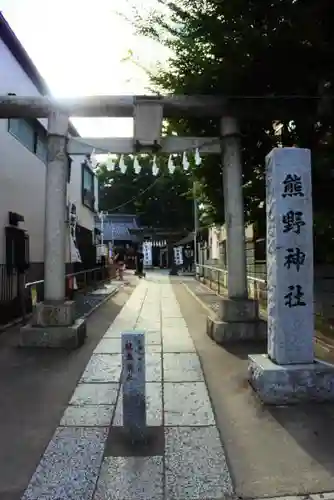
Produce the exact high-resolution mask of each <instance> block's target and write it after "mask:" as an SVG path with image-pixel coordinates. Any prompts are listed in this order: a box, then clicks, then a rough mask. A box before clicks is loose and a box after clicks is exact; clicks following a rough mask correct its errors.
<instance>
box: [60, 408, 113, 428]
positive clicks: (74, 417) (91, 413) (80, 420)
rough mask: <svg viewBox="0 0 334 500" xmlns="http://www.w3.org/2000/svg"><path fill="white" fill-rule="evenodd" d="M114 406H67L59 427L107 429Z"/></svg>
mask: <svg viewBox="0 0 334 500" xmlns="http://www.w3.org/2000/svg"><path fill="white" fill-rule="evenodd" d="M114 409H115V406H112V405H109V406H107V405H98V406H68V407H67V408H66V410H65V412H64V415H63V418H62V419H61V421H60V425H61V426H63V427H69V426H71V427H108V426H110V424H111V420H112V415H113V412H114Z"/></svg>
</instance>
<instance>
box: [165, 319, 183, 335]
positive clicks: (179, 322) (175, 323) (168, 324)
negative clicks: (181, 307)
mask: <svg viewBox="0 0 334 500" xmlns="http://www.w3.org/2000/svg"><path fill="white" fill-rule="evenodd" d="M165 328H169V329H173V328H177V329H180V330H187V332H188V328H187V324H186V322H185V321H184V319H183V318H168V319H163V320H162V329H163V330H164V329H165Z"/></svg>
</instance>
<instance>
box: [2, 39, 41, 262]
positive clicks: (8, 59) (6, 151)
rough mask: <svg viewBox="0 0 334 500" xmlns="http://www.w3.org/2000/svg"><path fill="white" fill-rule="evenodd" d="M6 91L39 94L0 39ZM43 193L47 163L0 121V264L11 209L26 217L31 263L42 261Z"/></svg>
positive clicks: (25, 225)
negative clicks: (5, 228)
mask: <svg viewBox="0 0 334 500" xmlns="http://www.w3.org/2000/svg"><path fill="white" fill-rule="evenodd" d="M7 93H15V94H17V95H31V96H38V95H40V94H39V92H38V90H37V89H36V87H35V86H34V84H33V83H32V82H31V80H30V79H29V77H28V76H27V75H26V74H25V72H24V71H23V69H22V68H21V67H20V65H19V64H18V63H17V61H16V59H15V58H14V56H13V55H12V54H11V52H10V51H9V50H8V48H7V47H6V45H5V44H4V43H3V42H2V40H0V94H7ZM44 193H45V165H44V163H43V162H42V161H41V160H40V159H39V158H37V157H36V156H35V155H34V154H33V153H31V152H30V151H28V149H27V148H26V147H25V146H23V145H22V144H21V143H20V142H19V141H18V140H17V139H15V137H14V136H12V135H11V134H10V133H8V120H0V264H1V263H4V262H5V238H4V227H5V226H6V225H7V224H8V211H13V212H18V213H20V214H22V215H23V216H24V218H25V222H24V225H22V227H24V228H25V229H26V230H27V231H28V233H29V237H30V259H31V262H43V229H42V228H43V227H44V202H45V195H44Z"/></svg>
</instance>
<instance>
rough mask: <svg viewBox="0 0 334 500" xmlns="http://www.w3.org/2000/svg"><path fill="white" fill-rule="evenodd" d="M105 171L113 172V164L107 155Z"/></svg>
mask: <svg viewBox="0 0 334 500" xmlns="http://www.w3.org/2000/svg"><path fill="white" fill-rule="evenodd" d="M107 170H108V171H109V172H112V171H113V170H115V162H114V160H113V159H112V157H111V156H110V155H108V158H107Z"/></svg>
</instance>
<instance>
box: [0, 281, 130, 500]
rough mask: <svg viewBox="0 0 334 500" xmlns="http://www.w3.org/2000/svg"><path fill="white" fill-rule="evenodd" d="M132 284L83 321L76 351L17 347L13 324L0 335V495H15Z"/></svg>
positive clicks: (4, 498)
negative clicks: (82, 337)
mask: <svg viewBox="0 0 334 500" xmlns="http://www.w3.org/2000/svg"><path fill="white" fill-rule="evenodd" d="M133 288H134V283H133V284H132V285H128V286H125V287H124V288H123V289H121V291H120V292H119V293H118V294H117V295H115V296H114V297H112V298H111V299H110V300H109V301H107V302H106V303H105V304H103V305H102V306H101V307H100V308H99V309H98V310H97V311H96V312H95V313H94V314H93V315H92V316H90V317H89V318H88V320H87V334H88V335H87V339H86V342H85V344H84V345H83V346H82V347H81V348H79V349H77V350H75V351H65V350H58V349H55V350H53V349H52V350H51V349H50V350H48V349H43V348H40V349H35V348H28V349H27V348H17V347H15V345H17V334H18V330H17V329H12V330H10V331H7V332H4V333H3V334H2V335H1V336H0V442H1V446H0V499H1V500H19V499H20V498H21V495H22V494H23V492H24V490H25V488H26V487H27V484H28V482H29V480H30V478H31V476H32V474H33V473H34V471H35V469H36V466H37V465H38V463H39V461H40V458H41V456H42V454H43V453H44V450H45V448H46V446H47V445H48V443H49V441H50V439H51V437H52V435H53V433H54V431H55V429H56V427H57V426H58V424H59V422H60V419H61V417H62V414H63V411H64V409H65V408H66V406H67V404H68V402H69V400H70V398H71V396H72V393H73V391H74V389H75V387H76V385H77V383H78V380H79V379H80V377H81V374H82V372H83V371H84V369H85V367H86V364H87V363H88V361H89V359H90V357H91V355H92V352H93V350H94V349H95V347H96V345H97V343H98V342H99V340H100V339H101V337H102V336H103V334H104V333H105V331H106V330H107V329H108V327H109V325H110V323H111V322H112V321H113V320H114V319H115V317H116V316H117V314H118V313H119V311H120V310H121V308H122V307H123V305H124V303H125V302H126V300H127V299H128V297H129V295H130V294H131V293H132V290H133Z"/></svg>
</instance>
